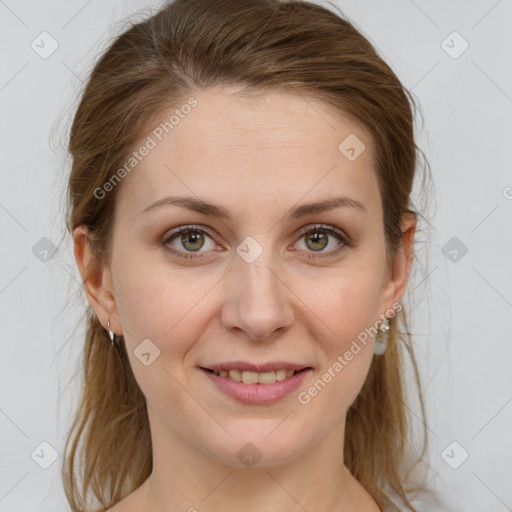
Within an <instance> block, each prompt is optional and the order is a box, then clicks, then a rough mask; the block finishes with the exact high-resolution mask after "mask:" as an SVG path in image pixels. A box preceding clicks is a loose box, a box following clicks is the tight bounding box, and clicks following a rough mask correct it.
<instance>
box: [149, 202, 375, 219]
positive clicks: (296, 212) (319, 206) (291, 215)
mask: <svg viewBox="0 0 512 512" xmlns="http://www.w3.org/2000/svg"><path fill="white" fill-rule="evenodd" d="M169 205H175V206H180V207H181V208H186V209H187V210H191V211H194V212H198V213H202V214H204V215H210V216H212V217H216V218H219V219H227V220H231V219H232V215H231V213H230V212H229V210H227V209H226V208H224V207H223V206H220V205H216V204H213V203H208V202H206V201H203V200H202V199H198V198H196V197H184V196H181V197H180V196H169V197H164V198H163V199H159V200H158V201H156V202H154V203H153V204H150V205H149V206H147V207H146V208H144V210H142V212H141V213H146V212H150V211H152V210H155V209H159V208H162V207H164V206H169ZM341 207H349V208H354V209H355V210H357V211H359V212H360V213H363V214H367V213H368V212H367V210H366V207H365V206H364V204H363V203H361V202H360V201H358V200H357V199H352V198H350V197H347V196H339V197H333V198H330V199H325V200H324V201H317V202H313V203H305V204H301V205H299V206H297V207H295V208H293V209H292V210H291V211H290V212H288V213H287V214H286V215H285V216H284V218H285V219H299V218H301V217H305V216H306V215H310V214H313V213H321V212H325V211H328V210H334V209H335V208H341Z"/></svg>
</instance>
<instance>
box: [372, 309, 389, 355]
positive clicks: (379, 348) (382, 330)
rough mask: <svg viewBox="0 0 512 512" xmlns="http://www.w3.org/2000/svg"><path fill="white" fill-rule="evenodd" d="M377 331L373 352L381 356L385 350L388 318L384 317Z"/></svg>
mask: <svg viewBox="0 0 512 512" xmlns="http://www.w3.org/2000/svg"><path fill="white" fill-rule="evenodd" d="M378 330H379V333H378V335H377V338H376V339H375V345H374V347H373V353H374V354H375V355H376V356H381V355H382V354H384V352H386V346H387V341H388V331H389V320H388V319H387V318H386V319H385V320H384V322H382V324H380V325H379V327H378Z"/></svg>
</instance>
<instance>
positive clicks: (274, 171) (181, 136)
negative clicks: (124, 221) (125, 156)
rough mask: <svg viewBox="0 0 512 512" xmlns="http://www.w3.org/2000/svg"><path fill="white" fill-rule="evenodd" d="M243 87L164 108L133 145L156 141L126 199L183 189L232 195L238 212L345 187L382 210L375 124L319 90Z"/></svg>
mask: <svg viewBox="0 0 512 512" xmlns="http://www.w3.org/2000/svg"><path fill="white" fill-rule="evenodd" d="M239 90H240V89H239V88H238V87H234V86H233V87H217V88H213V89H208V90H205V91H200V92H197V93H195V94H193V95H191V97H193V99H194V100H195V101H196V102H197V103H196V105H195V106H194V107H193V108H187V109H183V110H182V111H180V112H176V109H178V110H180V105H176V106H175V107H173V108H172V109H169V110H168V111H165V112H161V114H160V115H159V116H158V118H157V120H156V121H155V123H154V127H152V128H151V130H152V131H148V132H147V133H145V134H144V136H143V137H141V138H140V139H139V141H138V142H137V144H135V145H134V148H133V150H134V151H137V150H138V149H140V148H141V147H142V145H144V144H146V145H147V146H148V147H149V146H151V149H149V151H147V152H146V151H145V153H146V154H145V156H144V157H142V158H140V161H138V163H137V164H136V165H135V166H134V167H133V170H131V171H130V172H129V173H128V174H127V176H126V177H125V178H124V179H123V182H122V186H121V189H120V190H119V191H118V193H119V195H118V208H119V209H123V208H125V207H127V206H128V205H129V209H130V212H135V211H137V212H140V211H142V210H143V209H144V208H145V207H146V206H148V204H150V203H151V202H154V201H157V200H159V199H162V198H163V197H165V196H166V195H174V196H175V195H180V194H182V195H186V196H197V197H200V198H201V199H203V200H211V201H212V202H214V203H219V202H220V203H223V204H224V203H226V206H227V207H228V208H229V209H232V208H233V209H237V214H238V213H240V214H242V213H243V212H242V210H243V211H246V212H249V211H254V209H261V208H263V209H265V210H268V209H272V210H276V209H277V208H281V209H283V208H285V207H287V205H288V206H292V205H295V204H296V203H298V202H309V201H314V200H318V199H325V198H328V197H331V196H338V195H347V196H350V197H353V198H354V199H357V200H359V201H361V202H363V203H364V204H365V205H366V206H367V208H368V210H371V209H372V208H373V209H376V211H378V210H379V209H380V197H379V192H378V186H377V181H376V176H375V171H374V167H373V143H372V140H371V137H370V135H369V133H368V132H367V130H365V129H364V128H362V127H361V126H359V125H358V124H356V123H354V122H353V121H351V120H350V119H349V118H348V117H347V116H344V115H343V114H342V113H341V112H339V111H335V110H334V108H333V107H331V106H329V105H328V104H326V103H325V102H322V101H321V100H319V99H315V98H313V97H306V96H303V95H302V94H301V95H299V94H292V93H286V92H269V93H265V94H263V95H261V96H258V97H250V98H247V97H245V96H238V95H237V94H236V93H237V92H238V91H239ZM186 103H187V100H185V101H184V102H183V104H186ZM173 114H176V115H174V118H173V122H172V124H171V123H170V122H169V120H170V118H171V116H173ZM150 139H151V143H148V141H149V140H150ZM340 144H341V146H340ZM363 144H364V146H363ZM352 148H354V151H355V156H356V158H355V159H354V158H353V157H354V151H351V150H352ZM363 148H364V149H363ZM347 149H348V150H349V152H348V153H347ZM372 205H373V206H372ZM130 212H126V213H130ZM282 213H283V214H284V213H285V211H284V210H283V212H282ZM370 213H371V212H370Z"/></svg>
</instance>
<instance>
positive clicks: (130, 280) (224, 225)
mask: <svg viewBox="0 0 512 512" xmlns="http://www.w3.org/2000/svg"><path fill="white" fill-rule="evenodd" d="M236 91H238V88H236V87H229V88H228V87H219V88H215V89H209V90H206V91H202V92H198V93H197V94H194V97H195V98H196V99H197V101H198V105H197V107H195V108H194V109H193V110H192V112H191V113H190V114H189V115H188V116H186V117H185V118H184V119H181V120H180V123H179V125H177V126H176V127H175V128H174V130H173V131H172V132H170V134H169V135H167V136H166V137H165V138H164V139H163V140H162V141H161V142H160V143H159V144H158V145H157V147H156V148H154V149H152V150H151V151H150V152H149V154H148V155H147V156H146V157H145V158H144V159H143V160H142V161H141V162H140V163H139V164H138V165H137V167H136V168H135V169H134V170H133V171H132V172H131V173H130V174H128V175H127V176H126V177H125V178H124V179H123V181H122V183H121V184H120V185H118V186H119V187H120V189H119V190H118V193H119V194H118V197H117V203H116V208H117V209H116V217H115V223H114V234H113V246H112V258H111V262H110V265H105V264H101V263H97V262H95V261H94V260H93V259H92V257H91V251H90V248H89V245H88V243H87V241H86V238H85V236H84V234H85V233H86V230H85V228H84V227H79V228H77V229H76V230H75V232H74V238H75V256H76V261H77V265H78V267H79V269H80V272H81V274H82V276H83V277H85V270H86V268H87V267H88V265H90V266H91V267H90V268H91V277H90V279H88V280H87V281H86V282H85V283H84V288H85V291H86V294H87V297H88V299H89V302H90V304H91V306H92V308H93V309H94V311H95V312H96V314H97V316H98V318H99V320H100V322H101V323H102V325H103V326H104V327H105V328H106V326H107V320H108V319H110V324H111V329H112V330H113V331H114V332H115V333H116V334H117V335H123V336H124V343H125V344H126V346H127V349H128V350H127V351H128V354H129V357H130V364H131V366H132V369H133V372H134V375H135V377H136V379H137V382H138V383H139V386H140V388H141V389H142V391H143V393H144V395H145V397H146V400H147V407H148V414H149V420H150V425H151V435H152V442H153V473H152V475H151V476H150V477H149V478H148V480H147V481H146V482H145V483H144V484H143V485H142V486H141V487H140V488H138V489H137V490H136V491H134V492H133V493H132V494H131V495H129V496H128V497H127V498H125V499H123V500H122V501H121V502H119V503H118V504H117V505H116V506H115V507H114V508H113V509H112V511H113V512H131V511H140V510H148V511H153V512H156V511H158V512H171V511H173V512H174V511H176V510H183V511H187V510H188V511H189V512H192V511H193V510H194V509H197V510H202V511H205V510H207V511H209V512H217V511H221V510H227V509H230V510H236V509H239V510H246V511H258V512H261V511H279V512H292V511H293V512H295V511H302V512H303V511H304V510H307V511H310V512H313V511H320V510H351V511H356V512H357V511H368V512H375V511H378V510H379V508H378V506H377V504H376V503H375V501H374V500H373V499H372V498H371V496H370V495H369V494H368V493H367V492H366V491H365V490H364V489H363V487H362V486H361V485H360V484H359V483H358V482H357V481H356V480H355V479H354V478H353V477H352V475H351V474H350V473H349V471H348V470H347V468H346V466H344V463H343V443H344V429H345V418H346V413H347V409H348V408H349V406H350V405H351V404H352V402H353V401H354V400H355V398H356V396H357V395H358V393H359V391H360V389H361V387H362V385H363V383H364V380H365V378H366V375H367V372H368V369H369V366H370V363H371V360H372V357H374V356H373V343H374V340H373V338H370V339H369V342H368V344H367V346H364V345H362V347H363V348H362V350H361V351H360V352H359V353H358V354H357V355H355V356H354V358H353V359H352V360H351V361H350V363H349V364H348V365H347V366H346V367H344V368H343V370H342V371H341V372H339V373H337V374H336V377H335V378H333V379H332V380H331V381H330V382H329V383H328V384H327V385H326V386H325V388H324V389H323V390H322V391H321V392H319V393H318V394H317V396H315V397H314V398H312V399H311V401H310V402H309V403H308V404H306V405H303V404H301V403H299V402H298V400H297V394H298V393H299V392H300V391H304V390H307V389H308V388H309V387H310V386H311V385H312V384H313V383H314V382H315V381H316V380H317V379H318V378H320V377H321V376H322V374H323V373H324V372H325V371H326V370H327V368H329V367H331V366H332V365H333V363H334V362H335V361H336V359H337V357H338V356H340V355H343V354H344V353H345V352H346V350H348V349H349V347H350V345H351V343H352V341H353V340H355V339H356V337H357V335H358V334H359V333H361V332H362V331H364V329H365V328H366V327H369V326H373V325H375V323H376V321H378V320H379V319H382V315H383V314H384V313H385V312H386V311H388V310H390V309H392V307H393V304H397V303H398V302H399V301H400V300H401V298H402V296H403V293H404V291H405V287H406V284H407V279H408V275H409V270H410V264H411V259H412V245H413V238H414V232H415V228H416V223H415V219H414V218H413V217H411V216H404V219H403V231H404V233H405V236H404V240H403V244H402V246H401V248H400V250H399V252H398V254H397V257H396V259H395V262H394V265H392V266H389V265H388V264H387V263H386V255H385V244H384V242H385V238H384V229H383V217H382V203H381V198H380V194H379V189H378V186H377V181H376V177H375V171H374V169H373V164H372V157H373V142H372V140H371V137H370V135H369V133H368V132H367V131H365V130H364V129H362V128H361V127H360V126H358V125H356V124H354V123H352V122H350V120H349V119H348V118H347V117H346V116H342V115H340V114H339V113H335V112H333V109H332V108H331V107H328V106H327V105H326V104H323V103H321V102H319V101H318V100H312V99H309V100H308V101H306V100H305V98H304V97H301V96H299V95H293V94H288V93H267V94H266V95H265V96H264V97H262V98H257V99H254V98H253V99H246V98H241V97H235V96H233V95H232V94H233V93H234V92H236ZM162 117H164V116H162ZM349 134H356V135H357V136H358V138H359V139H360V140H362V141H364V143H365V145H366V149H365V151H363V153H362V154H361V155H360V156H359V157H358V158H357V159H356V160H355V161H349V160H348V159H347V158H346V157H345V156H344V155H343V154H342V153H341V152H340V151H339V150H338V145H339V144H340V142H341V141H343V140H344V139H345V138H346V137H347V136H348V135H349ZM146 136H147V134H145V135H144V137H142V138H141V141H143V140H144V139H145V137H146ZM342 194H343V195H346V196H349V197H351V198H354V199H357V200H358V201H361V202H362V203H363V204H364V206H365V207H366V210H367V213H365V214H363V213H361V212H359V211H357V210H356V209H355V208H351V207H341V208H337V209H334V210H331V211H326V212H323V213H315V214H310V215H308V216H307V217H304V218H300V219H296V220H285V219H283V217H284V215H285V214H286V213H287V212H288V211H289V210H290V209H292V208H293V207H294V206H296V205H297V204H303V203H306V202H312V201H320V200H324V199H327V198H330V197H334V196H337V195H342ZM169 195H180V196H197V197H200V198H201V199H204V200H206V201H208V202H213V203H216V204H220V205H222V206H223V207H225V208H227V209H229V210H230V211H231V212H232V216H233V218H232V219H231V220H227V219H222V220H221V219H217V218H214V217H211V216H208V215H206V214H203V213H197V212H192V211H189V210H186V209H183V208H180V207H179V206H176V205H171V206H165V207H161V208H157V209H154V210H151V211H149V212H146V213H141V212H142V210H144V209H145V208H146V207H147V206H148V205H150V204H152V203H154V202H155V201H157V200H159V199H161V198H163V197H166V196H169ZM319 223H321V224H325V225H328V226H333V227H336V228H338V229H339V230H341V231H342V232H343V233H345V234H347V235H348V236H349V237H351V239H352V240H353V243H354V245H353V246H344V245H343V242H340V241H339V240H338V239H337V238H336V237H335V236H334V235H328V237H329V238H328V240H329V242H328V244H327V245H325V246H324V245H322V244H321V243H318V242H317V245H315V243H314V241H313V242H312V241H309V242H308V237H307V236H305V235H304V234H302V233H301V232H300V231H299V228H301V227H311V229H313V233H312V234H313V235H314V234H315V233H317V234H318V230H315V229H314V225H315V224H319ZM189 224H195V225H199V226H200V227H204V228H209V232H208V234H207V235H204V238H203V241H204V245H203V246H202V247H201V242H197V241H196V242H193V239H192V242H190V241H189V243H188V244H187V242H186V241H185V245H184V244H183V243H182V242H181V241H180V240H181V237H180V235H178V237H177V238H176V239H175V240H174V241H172V242H170V243H168V244H167V247H169V246H171V247H172V248H174V249H175V250H178V251H181V253H187V252H188V253H189V254H190V253H194V251H193V249H194V248H199V256H200V257H199V258H197V259H185V258H179V257H178V256H175V255H172V254H171V253H170V252H169V251H168V250H166V243H165V239H166V237H167V238H168V236H169V234H170V231H171V230H173V229H174V228H177V227H179V226H185V225H189ZM247 236H251V237H253V238H254V239H255V240H256V241H257V242H258V243H259V245H260V246H261V247H262V249H263V252H262V254H261V255H260V256H259V257H258V258H257V259H256V260H255V261H253V262H252V263H250V264H249V263H247V262H246V261H244V260H243V259H242V258H241V257H239V256H238V254H237V252H236V249H237V247H238V246H239V244H240V243H241V242H242V241H243V240H244V239H245V238H246V237H247ZM189 240H190V238H189ZM319 247H320V250H319V251H315V248H319ZM339 247H341V251H340V252H339V253H338V254H337V255H334V251H335V250H336V249H337V248H339ZM191 248H192V249H191ZM319 253H321V254H328V253H330V254H331V255H332V256H330V257H325V258H319V259H317V260H314V259H311V258H308V256H314V255H315V254H319ZM194 254H198V253H197V252H196V253H194ZM147 338H149V339H150V340H151V341H152V343H154V344H155V345H156V346H157V347H158V348H159V350H160V356H159V357H158V358H157V359H156V360H154V362H153V363H152V364H150V365H149V366H145V365H143V364H141V362H140V360H139V359H138V358H137V357H136V356H135V355H134V350H135V349H136V348H137V346H138V345H139V344H140V343H141V341H142V340H144V339H147ZM230 360H244V361H250V362H267V361H273V360H282V361H290V362H295V363H302V364H304V366H311V367H313V372H310V374H309V375H307V376H306V380H305V381H304V383H303V384H302V385H301V387H300V389H299V390H298V391H297V392H294V393H292V394H291V395H289V396H287V397H285V398H283V399H281V400H280V401H278V402H276V403H274V404H270V405H247V404H241V403H239V402H237V401H235V400H233V399H231V398H229V397H227V396H225V395H224V394H222V393H221V392H220V391H218V390H217V388H216V387H215V386H213V384H212V383H211V382H210V380H209V379H207V378H206V377H205V376H204V375H203V373H202V372H201V371H200V370H199V369H198V368H197V367H198V366H206V365H207V363H216V362H221V361H230ZM248 442H251V443H253V444H254V445H255V446H256V447H257V448H258V450H259V451H260V452H261V454H262V457H261V459H260V460H259V461H258V462H257V463H256V465H254V466H253V467H251V468H247V467H245V466H244V464H242V462H241V461H240V460H239V459H238V457H237V452H238V451H239V450H240V449H241V448H242V447H243V446H244V445H245V444H246V443H248Z"/></svg>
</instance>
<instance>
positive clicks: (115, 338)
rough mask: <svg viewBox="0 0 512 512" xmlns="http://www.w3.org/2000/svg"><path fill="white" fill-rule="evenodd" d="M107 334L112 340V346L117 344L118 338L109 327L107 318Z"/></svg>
mask: <svg viewBox="0 0 512 512" xmlns="http://www.w3.org/2000/svg"><path fill="white" fill-rule="evenodd" d="M107 329H108V336H109V338H110V341H111V342H112V346H114V345H115V346H117V347H118V346H119V338H118V337H117V336H116V335H115V334H114V331H112V329H111V328H110V319H108V320H107Z"/></svg>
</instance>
